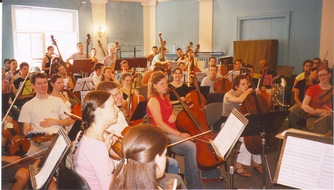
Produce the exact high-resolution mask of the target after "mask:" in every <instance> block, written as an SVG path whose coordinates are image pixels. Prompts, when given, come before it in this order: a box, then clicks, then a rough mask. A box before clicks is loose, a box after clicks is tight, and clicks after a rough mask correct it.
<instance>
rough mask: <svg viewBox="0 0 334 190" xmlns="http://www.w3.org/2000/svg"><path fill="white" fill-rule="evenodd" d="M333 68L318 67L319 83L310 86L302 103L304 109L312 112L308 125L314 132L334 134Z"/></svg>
mask: <svg viewBox="0 0 334 190" xmlns="http://www.w3.org/2000/svg"><path fill="white" fill-rule="evenodd" d="M330 78H331V70H330V69H329V68H328V67H323V66H321V67H319V68H318V79H319V81H320V83H319V84H317V85H313V86H311V87H309V88H308V89H307V91H306V95H305V98H304V100H303V103H302V109H303V110H304V111H305V112H307V113H309V114H311V117H310V118H308V119H307V123H306V127H307V128H311V129H312V128H313V132H315V133H321V134H326V135H330V136H333V110H332V109H333V108H332V100H333V86H332V85H331V84H330V83H329V81H330Z"/></svg>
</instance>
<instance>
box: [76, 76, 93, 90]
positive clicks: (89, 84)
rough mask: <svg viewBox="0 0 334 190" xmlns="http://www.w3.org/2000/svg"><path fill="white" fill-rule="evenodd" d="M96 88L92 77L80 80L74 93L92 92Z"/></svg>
mask: <svg viewBox="0 0 334 190" xmlns="http://www.w3.org/2000/svg"><path fill="white" fill-rule="evenodd" d="M93 87H94V82H93V79H92V78H90V77H86V78H79V79H78V81H77V82H76V83H75V86H74V88H73V92H76V91H90V90H91V89H92V88H93Z"/></svg>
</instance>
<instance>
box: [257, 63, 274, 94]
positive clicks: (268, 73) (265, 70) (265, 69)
mask: <svg viewBox="0 0 334 190" xmlns="http://www.w3.org/2000/svg"><path fill="white" fill-rule="evenodd" d="M259 66H260V74H261V75H262V76H263V79H262V80H263V83H262V86H261V87H260V88H261V90H262V91H265V90H268V89H271V87H272V84H273V78H274V77H275V76H276V75H277V74H276V72H275V71H272V70H270V69H269V63H268V61H267V60H265V59H262V60H260V62H259ZM269 92H270V91H269Z"/></svg>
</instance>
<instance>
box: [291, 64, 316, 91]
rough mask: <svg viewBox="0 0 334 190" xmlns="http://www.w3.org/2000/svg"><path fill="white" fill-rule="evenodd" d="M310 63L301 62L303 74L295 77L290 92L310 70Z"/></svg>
mask: <svg viewBox="0 0 334 190" xmlns="http://www.w3.org/2000/svg"><path fill="white" fill-rule="evenodd" d="M312 64H313V63H312V61H311V60H309V59H307V60H305V61H304V62H303V72H302V73H300V74H299V75H297V76H296V78H295V81H294V83H293V86H292V91H294V88H295V86H296V84H297V82H298V81H300V80H303V79H305V78H306V73H308V72H310V69H311V68H312Z"/></svg>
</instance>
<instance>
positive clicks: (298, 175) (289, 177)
mask: <svg viewBox="0 0 334 190" xmlns="http://www.w3.org/2000/svg"><path fill="white" fill-rule="evenodd" d="M282 152H283V155H281V156H282V158H281V164H280V168H279V173H278V177H277V183H279V184H282V185H286V186H290V187H295V188H301V189H333V177H334V176H333V145H332V144H327V143H322V142H318V141H314V140H309V139H303V138H298V137H293V136H288V137H287V139H286V142H285V148H284V151H282ZM278 167H279V166H278Z"/></svg>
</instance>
